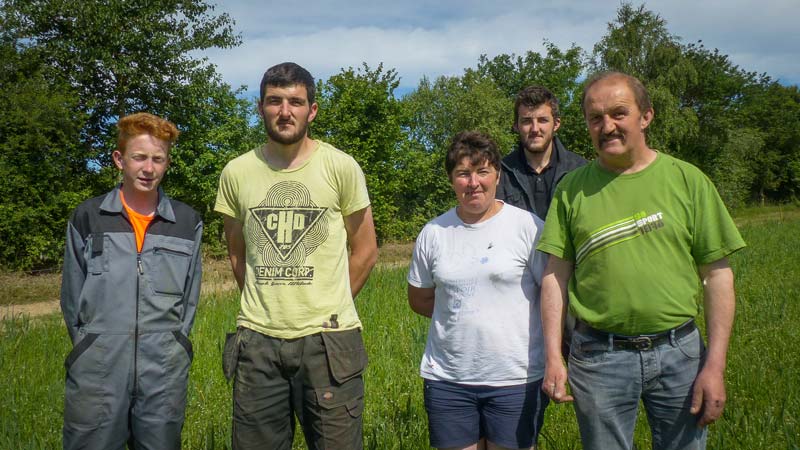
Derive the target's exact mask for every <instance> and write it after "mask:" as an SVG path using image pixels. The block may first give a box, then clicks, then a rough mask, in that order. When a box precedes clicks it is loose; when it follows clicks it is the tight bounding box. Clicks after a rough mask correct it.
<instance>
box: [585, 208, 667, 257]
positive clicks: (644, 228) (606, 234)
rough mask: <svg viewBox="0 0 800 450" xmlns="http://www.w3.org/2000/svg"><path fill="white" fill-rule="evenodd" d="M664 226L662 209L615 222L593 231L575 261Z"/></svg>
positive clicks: (640, 213)
mask: <svg viewBox="0 0 800 450" xmlns="http://www.w3.org/2000/svg"><path fill="white" fill-rule="evenodd" d="M663 226H664V213H663V212H661V211H659V212H657V213H654V214H648V213H646V212H644V211H641V212H639V213H636V214H634V215H633V216H631V217H626V218H625V219H622V220H620V221H617V222H614V223H612V224H610V225H608V226H606V227H603V228H602V229H600V230H598V231H596V232H594V233H592V235H591V236H589V238H588V239H587V240H586V241H585V242H583V243H581V244H580V245H579V246H578V251H577V253H576V254H575V263H576V264H580V263H581V262H582V261H583V260H584V259H586V258H588V257H589V256H591V255H593V254H595V253H597V252H599V251H601V250H603V249H606V248H609V247H611V246H613V245H617V244H619V243H622V242H625V241H627V240H629V239H633V238H635V237H639V236H643V235H645V234H646V233H649V232H651V231H655V230H658V229H659V228H662V227H663Z"/></svg>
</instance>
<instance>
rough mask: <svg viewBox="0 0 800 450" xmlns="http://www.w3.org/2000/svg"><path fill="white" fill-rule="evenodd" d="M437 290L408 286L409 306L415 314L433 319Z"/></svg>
mask: <svg viewBox="0 0 800 450" xmlns="http://www.w3.org/2000/svg"><path fill="white" fill-rule="evenodd" d="M435 290H436V288H418V287H415V286H412V285H411V284H409V285H408V306H410V307H411V310H412V311H414V312H415V313H417V314H419V315H421V316H425V317H431V316H432V315H433V304H434V298H433V294H434V291H435Z"/></svg>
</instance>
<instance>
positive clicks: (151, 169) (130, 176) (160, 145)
mask: <svg viewBox="0 0 800 450" xmlns="http://www.w3.org/2000/svg"><path fill="white" fill-rule="evenodd" d="M111 156H112V157H113V159H114V164H116V166H117V168H118V169H120V170H122V188H123V189H124V192H126V193H130V194H134V195H145V196H147V195H157V192H158V185H159V184H161V180H162V179H163V178H164V174H165V173H166V172H167V168H168V167H169V143H168V142H166V141H163V140H161V139H158V138H156V137H153V136H151V135H149V134H140V135H138V136H135V137H133V138H131V139H130V140H128V142H127V143H126V144H125V148H123V149H121V150H119V149H118V150H114V153H112V154H111Z"/></svg>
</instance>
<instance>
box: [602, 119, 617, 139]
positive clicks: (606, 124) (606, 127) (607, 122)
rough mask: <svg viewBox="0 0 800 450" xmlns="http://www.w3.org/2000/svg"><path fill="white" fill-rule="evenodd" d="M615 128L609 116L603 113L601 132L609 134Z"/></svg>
mask: <svg viewBox="0 0 800 450" xmlns="http://www.w3.org/2000/svg"><path fill="white" fill-rule="evenodd" d="M614 130H616V125H614V121H613V120H612V119H611V116H609V115H604V116H603V134H611V133H612V132H614Z"/></svg>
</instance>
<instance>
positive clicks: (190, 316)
mask: <svg viewBox="0 0 800 450" xmlns="http://www.w3.org/2000/svg"><path fill="white" fill-rule="evenodd" d="M202 241H203V222H202V221H198V222H197V226H195V229H194V246H193V248H192V261H191V262H190V263H189V271H188V273H187V274H186V277H187V278H186V287H185V288H184V291H183V292H184V293H183V298H184V302H185V306H184V308H183V320H182V322H183V325H182V327H181V332H182V333H183V335H184V336H189V333H190V332H191V331H192V325H193V324H194V316H195V313H197V303H198V302H199V300H200V282H201V279H202V277H203V257H202V254H201V251H200V246H201V242H202Z"/></svg>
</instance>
